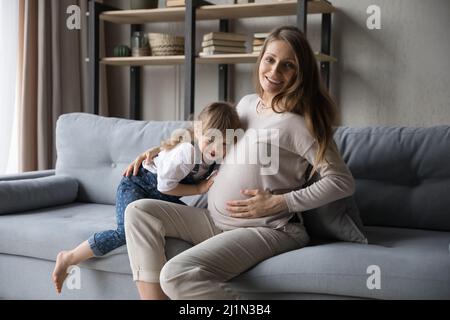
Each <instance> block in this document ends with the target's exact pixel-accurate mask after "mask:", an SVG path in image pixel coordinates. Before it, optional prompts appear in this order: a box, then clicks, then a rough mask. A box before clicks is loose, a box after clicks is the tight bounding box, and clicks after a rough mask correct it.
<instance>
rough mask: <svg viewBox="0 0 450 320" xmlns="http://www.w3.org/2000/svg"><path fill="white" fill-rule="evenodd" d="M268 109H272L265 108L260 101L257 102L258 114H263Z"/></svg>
mask: <svg viewBox="0 0 450 320" xmlns="http://www.w3.org/2000/svg"><path fill="white" fill-rule="evenodd" d="M268 109H272V107H267V106H266V105H265V104H264V102H263V101H262V100H261V99H260V100H259V101H258V104H257V106H256V111H257V112H258V113H263V112H265V111H266V110H268Z"/></svg>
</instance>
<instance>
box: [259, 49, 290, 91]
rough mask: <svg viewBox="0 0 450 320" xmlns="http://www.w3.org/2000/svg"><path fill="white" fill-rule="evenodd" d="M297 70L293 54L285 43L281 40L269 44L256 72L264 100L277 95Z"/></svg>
mask: <svg viewBox="0 0 450 320" xmlns="http://www.w3.org/2000/svg"><path fill="white" fill-rule="evenodd" d="M297 68H298V67H297V62H296V60H295V55H294V52H292V49H291V47H290V46H289V44H288V43H287V42H285V41H281V40H275V41H272V42H270V43H269V44H268V45H267V47H266V51H265V52H264V55H263V57H262V59H261V63H260V65H259V71H258V77H259V83H260V84H261V87H262V89H263V90H264V98H270V97H273V96H275V95H276V94H278V93H279V92H280V91H281V90H282V89H283V88H284V87H285V86H286V85H287V84H288V83H289V82H290V81H291V79H292V78H293V77H294V76H295V75H296V73H297ZM266 95H267V96H266Z"/></svg>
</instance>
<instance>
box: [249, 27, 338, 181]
mask: <svg viewBox="0 0 450 320" xmlns="http://www.w3.org/2000/svg"><path fill="white" fill-rule="evenodd" d="M277 40H280V41H284V42H286V43H287V44H288V45H289V46H290V47H291V49H292V51H293V52H294V55H295V60H296V63H297V66H298V68H297V72H296V74H295V75H294V76H293V77H292V80H291V81H290V82H289V83H287V84H286V85H285V86H284V88H283V89H282V90H281V92H280V93H278V94H277V95H276V96H275V97H274V98H273V100H272V106H271V107H272V109H273V110H274V112H277V113H283V112H293V113H297V114H299V115H301V116H303V117H304V118H305V121H306V125H307V127H308V130H309V131H310V133H311V135H312V136H313V137H314V138H315V139H316V140H317V142H318V145H319V148H318V151H317V156H316V161H315V163H314V164H313V170H312V172H311V175H312V174H313V173H314V172H315V171H316V169H317V167H318V166H319V165H320V164H322V162H324V161H325V153H326V150H327V149H328V148H329V147H332V148H335V144H334V140H333V125H334V122H335V121H336V104H335V102H334V101H333V99H332V98H331V96H330V95H329V94H328V92H327V90H326V88H325V87H324V86H323V84H322V81H321V79H320V75H319V68H318V66H317V60H316V58H315V56H314V52H313V51H312V49H311V46H310V45H309V43H308V40H307V39H306V37H305V35H304V34H303V32H301V31H300V30H299V29H298V28H297V27H295V26H282V27H278V28H276V29H274V30H272V32H271V33H270V34H269V36H268V37H267V39H266V40H265V42H264V45H263V47H262V50H261V54H260V55H259V57H258V60H257V62H256V68H255V74H254V77H255V86H256V93H257V94H258V95H259V96H260V97H261V98H262V97H263V94H264V90H263V88H262V87H261V84H260V81H259V67H260V64H261V60H262V59H263V56H264V54H265V51H266V49H267V46H268V44H269V43H271V42H273V41H277Z"/></svg>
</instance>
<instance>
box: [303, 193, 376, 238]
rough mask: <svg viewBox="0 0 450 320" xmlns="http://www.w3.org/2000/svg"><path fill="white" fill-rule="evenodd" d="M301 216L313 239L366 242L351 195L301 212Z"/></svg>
mask: <svg viewBox="0 0 450 320" xmlns="http://www.w3.org/2000/svg"><path fill="white" fill-rule="evenodd" d="M302 217H303V221H304V224H305V228H306V231H307V232H308V234H309V235H310V237H311V238H313V239H314V238H318V239H329V240H340V241H350V242H357V243H362V244H367V243H368V240H367V237H366V236H365V235H364V228H363V225H362V222H361V218H360V217H359V210H358V207H357V206H356V202H355V199H354V198H353V196H351V197H347V198H343V199H339V200H336V201H333V202H331V203H328V204H326V205H324V206H321V207H319V208H316V209H312V210H308V211H305V212H302Z"/></svg>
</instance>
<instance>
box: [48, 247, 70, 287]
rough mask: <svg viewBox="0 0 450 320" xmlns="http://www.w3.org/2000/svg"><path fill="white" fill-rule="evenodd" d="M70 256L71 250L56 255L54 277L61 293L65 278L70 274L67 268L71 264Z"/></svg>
mask: <svg viewBox="0 0 450 320" xmlns="http://www.w3.org/2000/svg"><path fill="white" fill-rule="evenodd" d="M70 257H71V252H70V251H61V252H60V253H58V256H57V257H56V264H55V269H54V270H53V274H52V279H53V282H54V283H55V287H56V291H57V292H58V293H61V290H62V286H63V284H64V280H66V277H67V275H68V273H67V269H68V268H69V267H70V266H71V259H70Z"/></svg>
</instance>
